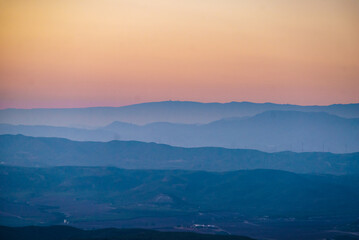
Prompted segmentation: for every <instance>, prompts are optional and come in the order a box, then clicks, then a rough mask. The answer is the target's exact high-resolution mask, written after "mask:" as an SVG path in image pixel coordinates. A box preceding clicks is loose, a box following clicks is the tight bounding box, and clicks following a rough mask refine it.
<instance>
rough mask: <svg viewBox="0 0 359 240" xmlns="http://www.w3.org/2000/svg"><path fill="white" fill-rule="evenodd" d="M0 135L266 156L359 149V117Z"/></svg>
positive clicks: (12, 128) (289, 114)
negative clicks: (243, 150) (242, 151)
mask: <svg viewBox="0 0 359 240" xmlns="http://www.w3.org/2000/svg"><path fill="white" fill-rule="evenodd" d="M0 134H24V135H27V136H34V137H62V138H68V139H71V140H76V141H111V140H116V139H118V140H120V139H121V140H136V141H144V142H156V143H164V144H169V145H173V146H181V147H205V146H213V147H227V148H246V149H256V150H261V151H266V152H276V151H295V152H303V151H306V152H312V151H315V152H335V153H348V152H358V151H359V118H358V119H348V118H341V117H338V116H335V115H330V114H327V113H316V112H297V111H270V112H264V113H260V114H258V115H255V116H253V117H247V118H229V119H222V120H218V121H215V122H211V123H208V124H201V125H199V124H175V123H164V122H158V123H151V124H147V125H143V126H141V125H135V124H129V123H124V122H113V123H112V124H110V125H108V126H106V127H101V128H97V129H80V128H69V127H53V126H25V125H9V124H0Z"/></svg>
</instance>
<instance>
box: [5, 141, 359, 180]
mask: <svg viewBox="0 0 359 240" xmlns="http://www.w3.org/2000/svg"><path fill="white" fill-rule="evenodd" d="M0 162H1V163H2V164H5V165H15V166H115V167H120V168H127V169H184V170H206V171H232V170H242V169H276V170H285V171H291V172H296V173H325V174H356V173H359V153H352V154H331V153H319V152H313V153H294V152H279V153H265V152H260V151H256V150H245V149H226V148H215V147H207V148H204V147H203V148H182V147H172V146H169V145H164V144H156V143H143V142H136V141H111V142H75V141H70V140H67V139H61V138H34V137H26V136H22V135H1V136H0Z"/></svg>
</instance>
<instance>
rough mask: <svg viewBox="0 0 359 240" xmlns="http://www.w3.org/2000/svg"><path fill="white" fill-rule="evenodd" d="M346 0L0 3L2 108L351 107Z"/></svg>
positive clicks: (354, 52)
mask: <svg viewBox="0 0 359 240" xmlns="http://www.w3.org/2000/svg"><path fill="white" fill-rule="evenodd" d="M358 13H359V4H358V1H355V0H343V1H334V0H315V1H308V0H305V1H303V0H300V1H299V0H296V1H282V0H275V1H270V2H269V1H265V0H256V1H234V0H221V1H219V0H207V1H200V0H194V1H193V0H191V1H189V0H184V1H172V0H163V1H162V0H153V1H138V0H131V1H126V0H122V1H112V0H102V1H94V0H91V1H80V0H71V1H69V0H65V1H54V0H46V1H45V0H33V1H23V0H16V1H4V0H2V1H0V16H1V17H0V24H1V28H0V52H1V54H0V75H1V83H0V102H1V105H0V107H1V108H9V107H17V108H33V107H55V108H56V107H88V106H104V105H106V106H121V105H126V104H133V103H138V102H149V101H162V100H169V99H172V100H192V101H201V102H228V101H242V100H246V101H253V102H267V101H268V102H276V103H292V104H302V105H311V104H333V103H350V102H358V101H359V95H358V94H357V92H358V89H359V81H358V77H359V47H358V46H359V45H358V44H357V43H358V42H359V14H358Z"/></svg>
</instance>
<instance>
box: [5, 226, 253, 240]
mask: <svg viewBox="0 0 359 240" xmlns="http://www.w3.org/2000/svg"><path fill="white" fill-rule="evenodd" d="M0 238H1V239H6V240H49V239H51V240H74V239H78V240H80V239H81V240H86V239H97V240H99V239H107V240H155V239H156V240H168V239H171V240H188V239H192V240H217V239H218V240H250V239H251V238H247V237H240V236H220V235H216V236H215V235H205V234H195V233H188V232H187V233H186V232H158V231H153V230H144V229H114V228H111V229H100V230H87V231H86V230H81V229H78V228H73V227H68V226H51V227H17V228H11V227H3V226H0Z"/></svg>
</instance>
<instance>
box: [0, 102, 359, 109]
mask: <svg viewBox="0 0 359 240" xmlns="http://www.w3.org/2000/svg"><path fill="white" fill-rule="evenodd" d="M170 102H173V103H197V104H235V103H242V104H243V103H249V104H274V105H290V106H302V107H329V106H334V105H355V104H359V102H350V103H332V104H323V105H321V104H309V105H304V104H303V105H302V104H295V103H276V102H252V101H230V102H201V101H189V100H188V101H187V100H163V101H150V102H139V103H133V104H125V105H119V106H108V105H99V106H83V107H29V108H26V107H23V108H21V107H6V108H1V107H0V110H35V109H44V110H45V109H85V108H121V107H129V106H135V105H142V104H151V103H170Z"/></svg>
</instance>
